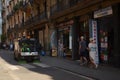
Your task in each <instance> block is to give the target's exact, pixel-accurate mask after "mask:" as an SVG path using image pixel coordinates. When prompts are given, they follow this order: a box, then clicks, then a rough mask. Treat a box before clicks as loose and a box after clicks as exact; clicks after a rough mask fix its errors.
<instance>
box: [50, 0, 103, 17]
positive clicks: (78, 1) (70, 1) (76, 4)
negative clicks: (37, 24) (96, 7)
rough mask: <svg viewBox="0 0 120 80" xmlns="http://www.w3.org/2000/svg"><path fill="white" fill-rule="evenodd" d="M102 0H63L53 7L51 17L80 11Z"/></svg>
mask: <svg viewBox="0 0 120 80" xmlns="http://www.w3.org/2000/svg"><path fill="white" fill-rule="evenodd" d="M101 1H102V0H94V1H91V0H63V1H61V2H58V3H57V4H56V5H54V6H52V7H51V10H50V11H51V18H52V19H55V18H58V17H60V16H64V15H67V14H70V13H72V12H76V11H79V10H80V9H84V8H86V7H88V6H90V5H93V4H97V3H100V2H101Z"/></svg>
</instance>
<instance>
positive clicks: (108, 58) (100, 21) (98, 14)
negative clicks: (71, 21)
mask: <svg viewBox="0 0 120 80" xmlns="http://www.w3.org/2000/svg"><path fill="white" fill-rule="evenodd" d="M116 8H118V7H117V6H115V7H114V6H109V7H106V8H103V9H100V10H97V11H95V12H94V20H95V21H96V22H97V27H98V30H97V31H98V32H97V33H98V50H99V52H98V53H99V62H100V63H105V64H106V63H108V64H111V63H112V64H113V63H114V62H116V61H115V58H114V55H116V54H117V51H118V50H117V51H115V50H116V49H115V48H116V47H117V46H118V45H116V44H115V40H116V39H117V37H118V36H116V33H118V32H116V31H115V30H116V28H117V27H118V26H119V25H116V24H118V21H119V20H118V18H117V17H116V15H118V14H119V13H118V12H117V11H116ZM117 43H118V42H117Z"/></svg>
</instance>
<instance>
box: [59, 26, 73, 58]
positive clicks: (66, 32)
mask: <svg viewBox="0 0 120 80" xmlns="http://www.w3.org/2000/svg"><path fill="white" fill-rule="evenodd" d="M71 32H72V31H71V27H70V26H69V27H64V28H60V29H59V30H58V46H59V41H60V42H61V43H62V44H63V48H64V50H63V52H64V55H63V56H62V57H64V58H67V59H72V40H71V39H72V35H71ZM58 51H59V48H58ZM58 55H59V53H58Z"/></svg>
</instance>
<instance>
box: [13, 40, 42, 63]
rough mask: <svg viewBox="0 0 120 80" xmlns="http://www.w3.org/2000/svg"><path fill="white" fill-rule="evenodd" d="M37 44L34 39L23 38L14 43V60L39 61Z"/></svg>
mask: <svg viewBox="0 0 120 80" xmlns="http://www.w3.org/2000/svg"><path fill="white" fill-rule="evenodd" d="M37 46H38V43H37V42H36V40H35V39H34V38H30V39H27V38H24V39H20V40H15V41H14V59H15V60H18V61H19V60H20V59H25V60H27V61H33V60H34V59H38V60H40V54H39V52H38V49H37Z"/></svg>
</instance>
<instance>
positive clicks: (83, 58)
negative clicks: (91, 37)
mask: <svg viewBox="0 0 120 80" xmlns="http://www.w3.org/2000/svg"><path fill="white" fill-rule="evenodd" d="M86 50H87V45H86V41H85V40H84V37H83V36H81V37H80V41H79V55H80V63H81V65H84V64H87V62H88V61H87V58H86V57H87V53H86Z"/></svg>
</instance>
